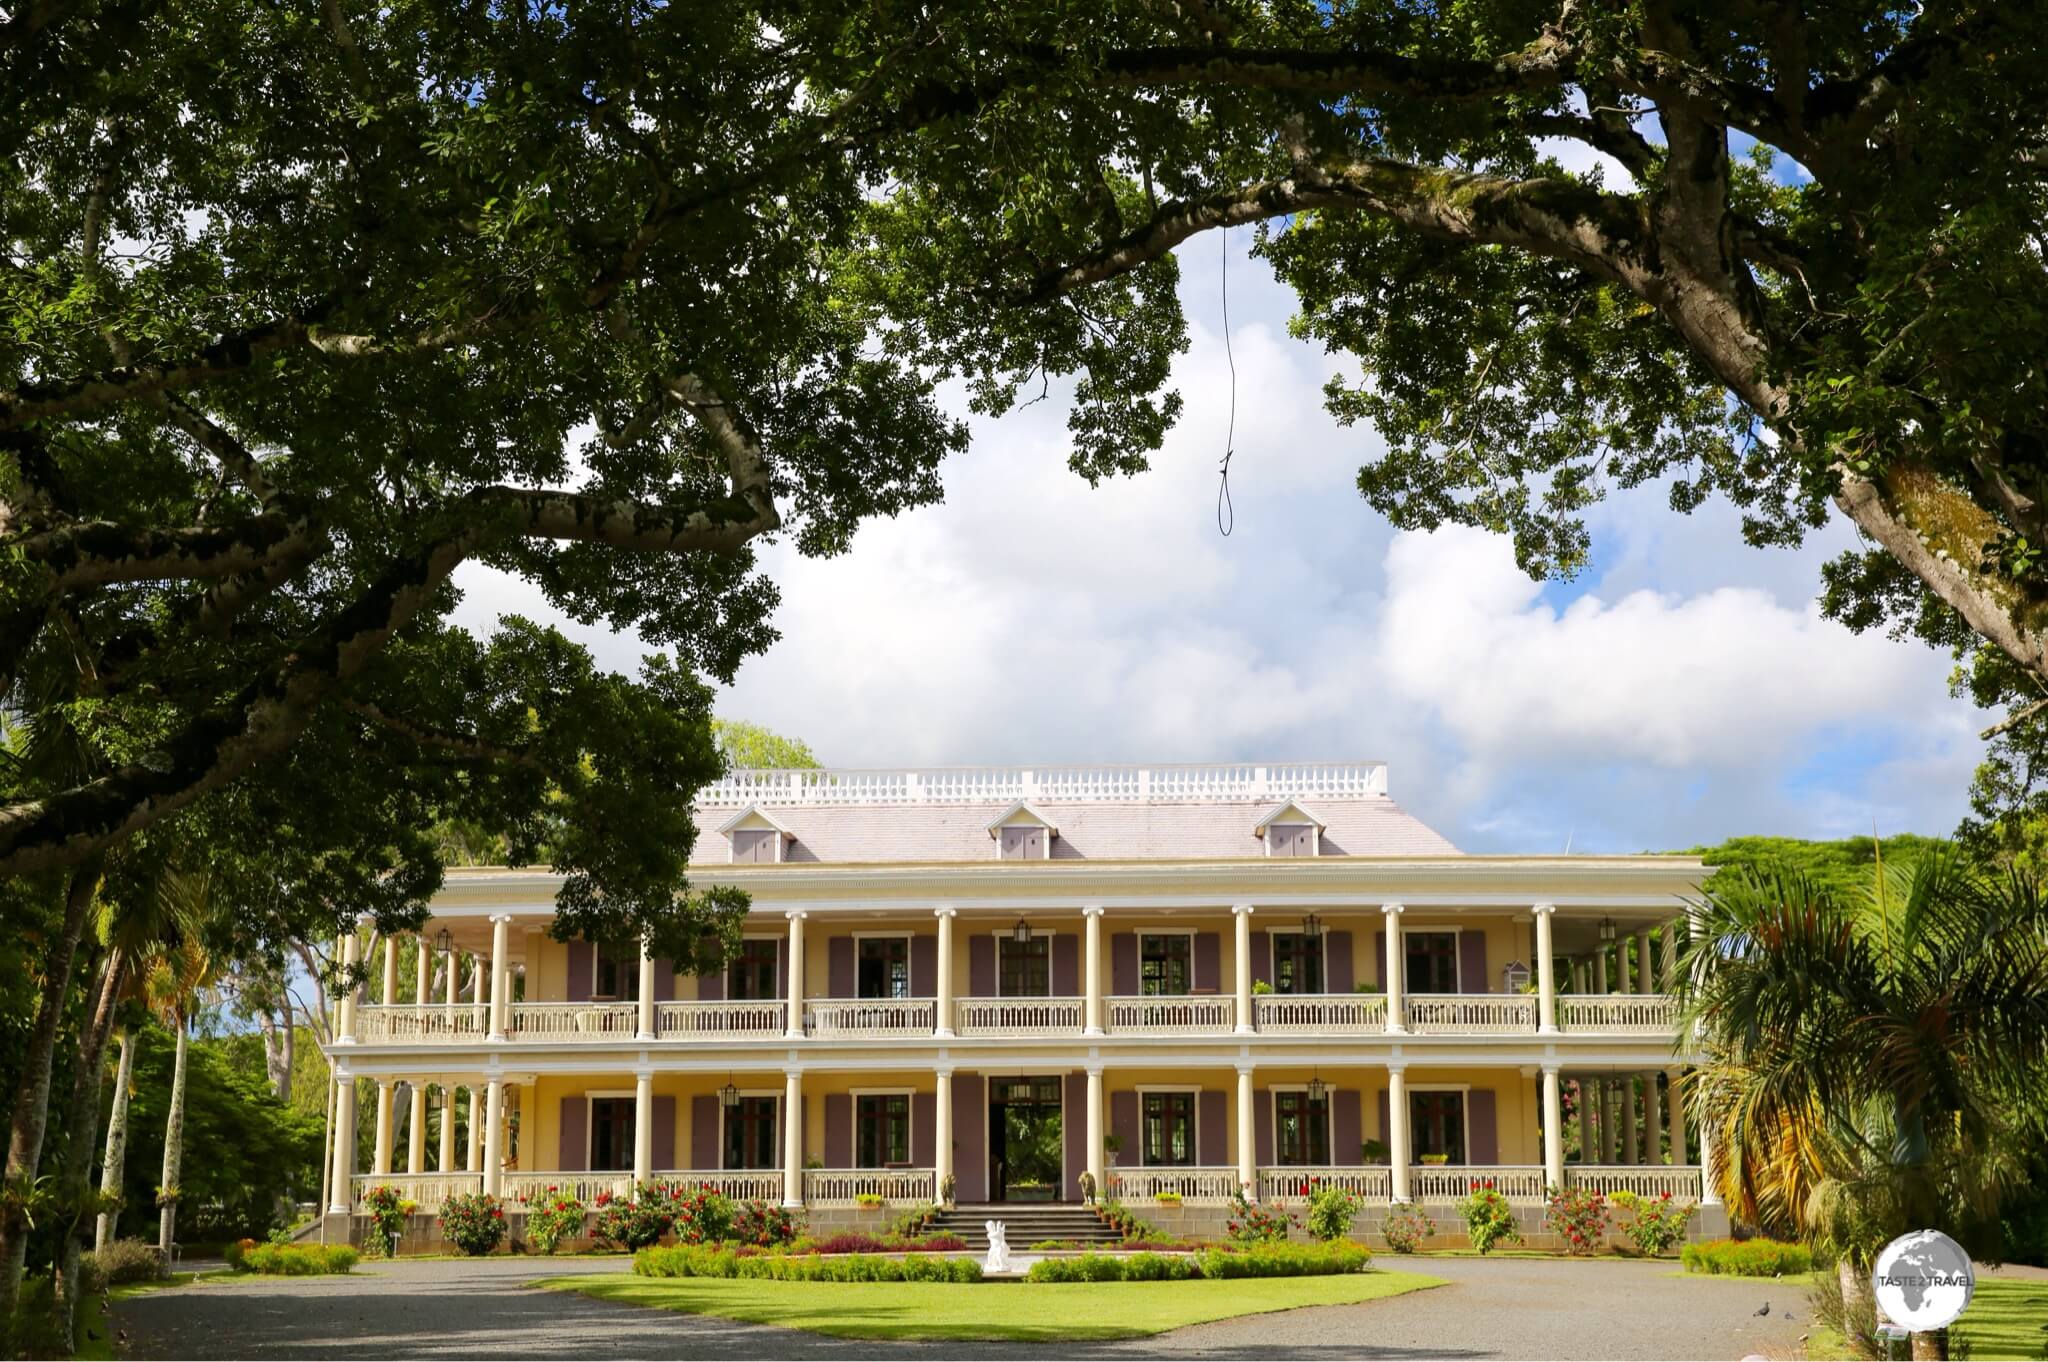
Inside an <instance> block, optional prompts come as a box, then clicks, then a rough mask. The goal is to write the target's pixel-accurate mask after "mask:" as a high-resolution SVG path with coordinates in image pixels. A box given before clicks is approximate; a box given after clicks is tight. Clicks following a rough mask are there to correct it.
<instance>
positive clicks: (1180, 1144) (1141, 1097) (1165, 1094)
mask: <svg viewBox="0 0 2048 1362" xmlns="http://www.w3.org/2000/svg"><path fill="white" fill-rule="evenodd" d="M1138 1101H1139V1110H1140V1116H1141V1121H1142V1136H1141V1138H1142V1143H1143V1146H1144V1147H1143V1150H1142V1151H1141V1153H1142V1157H1143V1161H1144V1164H1145V1166H1146V1167H1148V1168H1181V1167H1188V1166H1191V1165H1192V1164H1193V1163H1194V1162H1195V1094H1194V1093H1192V1092H1189V1091H1185V1090H1175V1091H1163V1090H1161V1091H1145V1092H1141V1093H1139V1094H1138Z"/></svg>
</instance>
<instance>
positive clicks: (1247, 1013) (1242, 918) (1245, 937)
mask: <svg viewBox="0 0 2048 1362" xmlns="http://www.w3.org/2000/svg"><path fill="white" fill-rule="evenodd" d="M1252 911H1253V910H1252V906H1251V905H1250V904H1249V903H1240V904H1238V905H1237V906H1236V907H1234V908H1232V909H1231V910H1230V915H1231V916H1232V917H1233V918H1235V919H1236V920H1237V921H1236V927H1237V935H1236V937H1235V941H1236V945H1237V1033H1238V1034H1239V1035H1241V1036H1248V1035H1250V1034H1251V1033H1252V1030H1253V1027H1252ZM1239 1072H1240V1073H1242V1072H1244V1071H1243V1070H1240V1071H1239ZM1247 1081H1248V1080H1247ZM1238 1087H1239V1089H1240V1090H1241V1091H1246V1092H1249V1091H1250V1089H1249V1088H1247V1087H1245V1085H1244V1083H1240V1084H1239V1085H1238ZM1246 1105H1247V1106H1249V1105H1250V1103H1249V1102H1247V1103H1246Z"/></svg>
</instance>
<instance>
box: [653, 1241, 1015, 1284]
mask: <svg viewBox="0 0 2048 1362" xmlns="http://www.w3.org/2000/svg"><path fill="white" fill-rule="evenodd" d="M633 1271H634V1272H635V1273H637V1274H638V1275H640V1276H642V1277H746V1278H755V1279H764V1280H767V1281H776V1282H978V1281H980V1280H981V1264H980V1263H977V1262H975V1261H974V1260H973V1259H972V1258H932V1257H927V1256H926V1255H924V1254H921V1253H912V1254H907V1255H905V1256H904V1257H902V1258H881V1257H877V1256H875V1255H874V1254H869V1253H850V1254H845V1255H843V1256H840V1257H836V1258H824V1257H815V1256H812V1255H809V1254H788V1253H753V1254H740V1253H735V1252H733V1251H732V1250H731V1249H726V1248H711V1247H708V1246H706V1245H702V1244H674V1245H670V1246H668V1247H666V1248H644V1249H641V1250H640V1251H639V1252H638V1253H635V1254H634V1255H633Z"/></svg>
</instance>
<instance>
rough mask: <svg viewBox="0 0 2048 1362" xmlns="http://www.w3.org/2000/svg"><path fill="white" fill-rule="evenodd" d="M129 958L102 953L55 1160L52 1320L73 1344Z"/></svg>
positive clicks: (118, 953) (75, 1343)
mask: <svg viewBox="0 0 2048 1362" xmlns="http://www.w3.org/2000/svg"><path fill="white" fill-rule="evenodd" d="M127 967H128V961H127V957H126V956H125V954H124V953H123V952H122V951H121V950H120V949H119V948H116V949H114V950H113V951H110V952H109V953H108V954H107V959H106V964H105V966H104V967H103V968H102V969H101V971H100V985H99V989H98V993H97V996H96V999H95V1001H94V1003H93V1011H92V1017H91V1018H90V1020H89V1021H88V1022H87V1024H86V1027H85V1030H84V1031H83V1033H82V1034H81V1035H80V1036H79V1038H78V1070H77V1072H76V1073H75V1074H74V1075H73V1076H72V1080H71V1107H70V1110H68V1111H67V1112H66V1113H65V1121H64V1152H63V1155H62V1156H61V1158H60V1159H59V1160H58V1173H57V1179H58V1180H57V1194H58V1197H59V1201H60V1204H61V1205H63V1206H64V1207H65V1211H64V1215H63V1219H62V1220H61V1221H60V1222H59V1226H58V1231H59V1232H58V1239H57V1278H56V1294H55V1308H54V1312H53V1314H54V1321H55V1324H56V1330H57V1337H59V1338H68V1339H70V1340H71V1347H72V1350H73V1351H76V1350H77V1347H78V1255H79V1252H80V1250H81V1249H82V1248H83V1247H84V1245H83V1243H82V1242H81V1241H82V1239H83V1236H84V1233H85V1206H86V1202H87V1201H88V1200H89V1199H90V1197H91V1193H92V1147H93V1145H94V1144H95V1143H97V1140H96V1136H97V1135H98V1134H99V1129H98V1127H99V1119H100V1080H101V1076H102V1069H103V1068H104V1066H105V1061H106V1053H107V1037H108V1036H109V1035H111V1034H113V1030H114V1008H115V1005H116V1004H117V1003H119V1002H120V999H121V977H122V975H123V974H124V973H126V971H127Z"/></svg>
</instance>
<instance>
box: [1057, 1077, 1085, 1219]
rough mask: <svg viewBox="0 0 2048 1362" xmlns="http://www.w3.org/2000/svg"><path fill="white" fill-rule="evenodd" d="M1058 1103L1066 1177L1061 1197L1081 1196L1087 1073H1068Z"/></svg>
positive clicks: (1071, 1198) (1067, 1198) (1070, 1198)
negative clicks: (1060, 1099)
mask: <svg viewBox="0 0 2048 1362" xmlns="http://www.w3.org/2000/svg"><path fill="white" fill-rule="evenodd" d="M1063 1087H1064V1090H1063V1093H1062V1101H1061V1102H1060V1144H1061V1145H1062V1146H1063V1148H1062V1149H1061V1151H1060V1153H1061V1156H1062V1162H1063V1163H1064V1165H1065V1169H1066V1176H1065V1177H1063V1178H1062V1179H1060V1181H1061V1184H1062V1186H1063V1187H1064V1188H1065V1190H1064V1191H1062V1192H1061V1193H1060V1196H1061V1198H1062V1199H1063V1200H1067V1201H1079V1200H1080V1199H1081V1171H1082V1170H1083V1169H1085V1168H1086V1167H1087V1166H1088V1116H1087V1112H1088V1075H1087V1074H1084V1073H1082V1072H1080V1071H1079V1070H1076V1071H1074V1072H1073V1073H1070V1074H1068V1075H1067V1081H1066V1083H1065V1084H1064V1085H1063Z"/></svg>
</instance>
